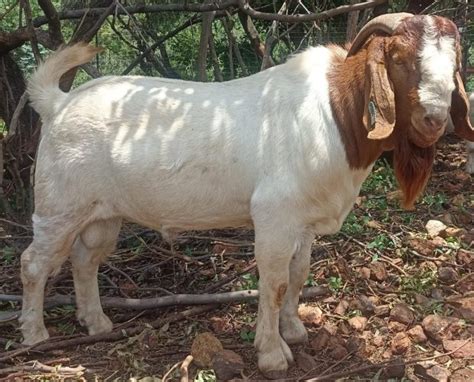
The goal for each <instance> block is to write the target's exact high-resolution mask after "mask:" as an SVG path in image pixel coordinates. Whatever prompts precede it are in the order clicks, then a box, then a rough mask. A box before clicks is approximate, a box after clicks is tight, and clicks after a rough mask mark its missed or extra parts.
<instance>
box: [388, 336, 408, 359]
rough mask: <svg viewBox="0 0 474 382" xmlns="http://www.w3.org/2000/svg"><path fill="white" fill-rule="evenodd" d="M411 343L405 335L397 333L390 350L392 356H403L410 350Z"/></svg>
mask: <svg viewBox="0 0 474 382" xmlns="http://www.w3.org/2000/svg"><path fill="white" fill-rule="evenodd" d="M410 346H411V341H410V338H409V337H408V336H407V335H406V333H397V334H395V337H393V339H392V343H391V345H390V350H391V351H392V354H404V353H406V351H407V350H408V349H409V348H410Z"/></svg>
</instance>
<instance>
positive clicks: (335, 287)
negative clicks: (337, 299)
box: [328, 276, 344, 293]
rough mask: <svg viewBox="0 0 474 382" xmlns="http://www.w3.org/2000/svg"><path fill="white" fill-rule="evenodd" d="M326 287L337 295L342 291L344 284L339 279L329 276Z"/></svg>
mask: <svg viewBox="0 0 474 382" xmlns="http://www.w3.org/2000/svg"><path fill="white" fill-rule="evenodd" d="M328 286H329V289H331V291H333V292H335V293H337V292H339V291H340V290H342V288H343V286H344V283H343V281H342V278H341V277H336V276H331V277H329V280H328Z"/></svg>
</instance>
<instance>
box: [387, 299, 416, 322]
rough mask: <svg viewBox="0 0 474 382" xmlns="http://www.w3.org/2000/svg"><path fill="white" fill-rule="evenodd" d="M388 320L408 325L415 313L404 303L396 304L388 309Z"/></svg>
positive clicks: (413, 319)
mask: <svg viewBox="0 0 474 382" xmlns="http://www.w3.org/2000/svg"><path fill="white" fill-rule="evenodd" d="M390 320H392V321H397V322H401V323H402V324H405V325H410V324H411V323H412V322H413V321H415V314H414V313H413V311H412V310H411V309H410V308H409V307H408V305H406V304H396V305H395V306H394V307H393V308H392V310H391V311H390Z"/></svg>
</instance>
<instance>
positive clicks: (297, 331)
mask: <svg viewBox="0 0 474 382" xmlns="http://www.w3.org/2000/svg"><path fill="white" fill-rule="evenodd" d="M280 333H281V336H282V337H283V339H284V340H285V342H286V343H287V344H290V345H293V344H302V343H305V342H307V341H308V332H307V331H306V328H305V327H304V325H303V323H302V322H301V320H300V319H299V318H298V317H294V318H292V319H289V320H284V319H283V320H282V319H281V318H280Z"/></svg>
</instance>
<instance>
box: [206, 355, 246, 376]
mask: <svg viewBox="0 0 474 382" xmlns="http://www.w3.org/2000/svg"><path fill="white" fill-rule="evenodd" d="M244 367H245V365H244V361H243V359H242V357H241V356H240V355H238V354H237V353H236V352H233V351H232V350H222V351H220V352H219V353H217V354H216V355H215V356H214V358H213V361H212V364H211V368H212V369H214V372H215V373H216V377H217V380H218V381H228V380H230V379H232V378H234V377H238V376H241V375H242V371H243V370H244Z"/></svg>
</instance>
